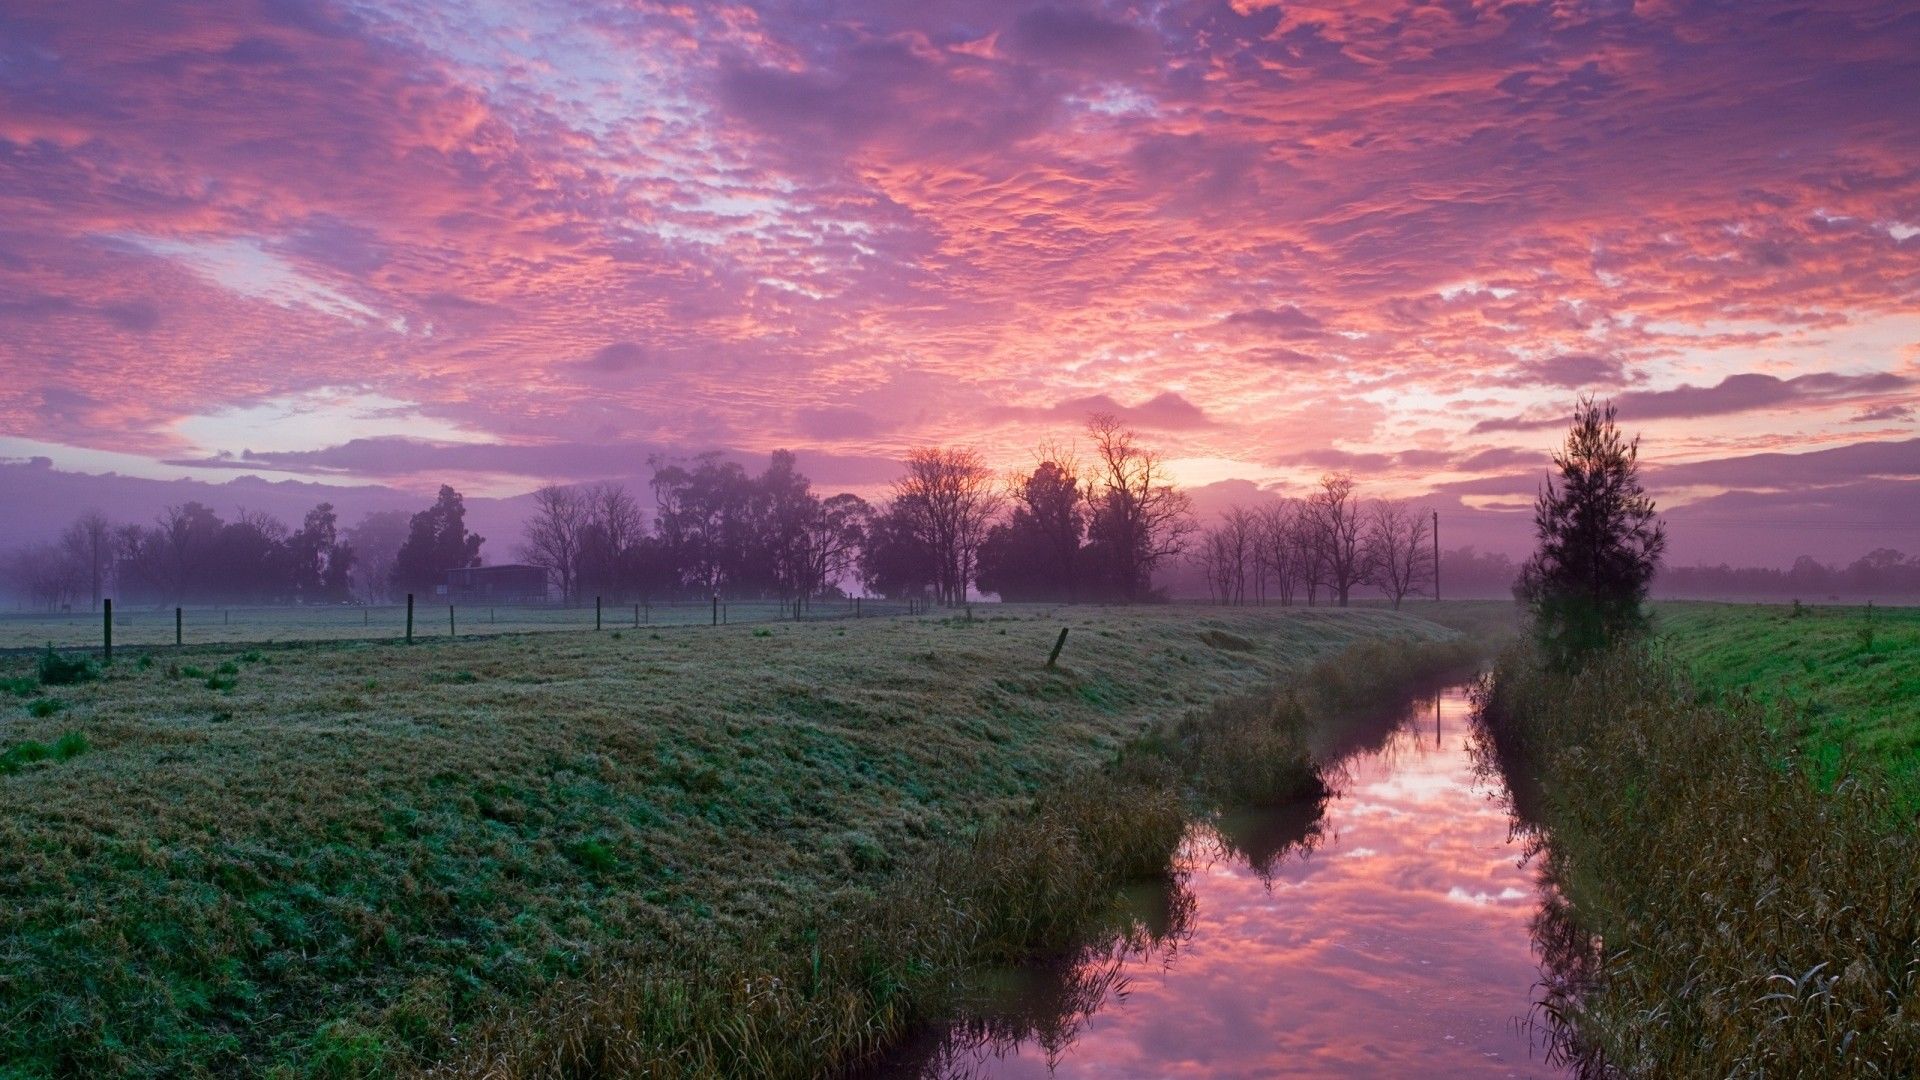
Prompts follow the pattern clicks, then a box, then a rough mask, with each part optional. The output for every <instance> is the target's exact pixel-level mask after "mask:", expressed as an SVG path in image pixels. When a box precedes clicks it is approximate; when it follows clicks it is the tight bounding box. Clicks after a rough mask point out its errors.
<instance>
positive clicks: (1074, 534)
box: [978, 446, 1086, 603]
mask: <svg viewBox="0 0 1920 1080" xmlns="http://www.w3.org/2000/svg"><path fill="white" fill-rule="evenodd" d="M1037 456H1038V457H1039V458H1040V462H1039V464H1038V465H1036V466H1035V467H1034V469H1033V471H1032V472H1031V473H1028V474H1026V475H1025V476H1019V475H1016V476H1015V477H1014V478H1013V480H1012V481H1011V482H1010V483H1009V484H1008V485H1007V487H1008V490H1007V498H1008V500H1009V501H1010V502H1011V503H1012V504H1013V513H1012V514H1011V515H1010V516H1009V518H1008V520H1007V521H1006V522H1004V523H1002V524H1000V525H996V526H994V527H993V528H992V529H991V530H990V531H989V532H988V534H987V538H986V539H985V540H984V541H982V542H981V544H980V568H979V574H978V578H979V586H980V588H981V590H982V591H984V592H991V593H995V594H998V595H999V597H1000V598H1001V599H1002V600H1043V601H1044V600H1053V601H1061V600H1064V601H1066V602H1068V603H1072V602H1074V601H1076V600H1078V599H1079V596H1080V571H1081V567H1080V562H1081V559H1080V553H1081V539H1082V537H1083V536H1085V534H1086V512H1085V509H1084V505H1083V502H1082V498H1083V497H1082V493H1081V491H1080V479H1079V464H1078V462H1077V461H1076V460H1075V458H1074V456H1073V454H1072V451H1071V450H1062V449H1060V448H1058V447H1051V446H1043V447H1041V449H1040V451H1039V454H1038V455H1037Z"/></svg>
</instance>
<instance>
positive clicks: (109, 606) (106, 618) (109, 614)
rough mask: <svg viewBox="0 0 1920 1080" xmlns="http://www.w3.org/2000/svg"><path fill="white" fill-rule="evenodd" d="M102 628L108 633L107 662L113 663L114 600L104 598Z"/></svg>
mask: <svg viewBox="0 0 1920 1080" xmlns="http://www.w3.org/2000/svg"><path fill="white" fill-rule="evenodd" d="M100 611H101V615H100V628H101V630H102V631H104V632H105V634H106V639H107V640H106V652H107V656H106V659H107V663H109V664H111V663H113V601H112V600H103V601H101V607H100Z"/></svg>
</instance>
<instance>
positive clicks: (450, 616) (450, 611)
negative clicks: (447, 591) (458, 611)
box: [447, 604, 459, 637]
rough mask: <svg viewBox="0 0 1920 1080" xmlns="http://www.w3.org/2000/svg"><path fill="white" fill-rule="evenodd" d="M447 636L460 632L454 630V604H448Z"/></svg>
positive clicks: (456, 635)
mask: <svg viewBox="0 0 1920 1080" xmlns="http://www.w3.org/2000/svg"><path fill="white" fill-rule="evenodd" d="M447 636H448V637H458V636H459V635H458V634H455V633H454V632H453V605H452V604H448V605H447Z"/></svg>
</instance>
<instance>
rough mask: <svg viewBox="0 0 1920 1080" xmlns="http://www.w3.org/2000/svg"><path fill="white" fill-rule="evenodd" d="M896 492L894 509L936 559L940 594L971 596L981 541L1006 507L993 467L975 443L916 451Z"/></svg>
mask: <svg viewBox="0 0 1920 1080" xmlns="http://www.w3.org/2000/svg"><path fill="white" fill-rule="evenodd" d="M893 493H894V499H893V507H894V510H895V511H896V512H899V513H904V514H905V515H906V519H907V521H909V522H910V523H911V525H912V528H913V531H914V533H915V534H916V535H917V536H918V537H919V539H920V541H921V543H922V544H923V545H924V546H925V548H926V550H927V551H928V552H929V553H930V554H931V556H932V558H933V561H934V567H933V569H934V595H935V599H937V600H939V601H940V602H942V603H946V604H958V603H961V602H963V601H965V600H966V597H967V586H968V585H970V584H972V583H973V580H974V576H975V570H976V560H977V556H978V554H979V551H980V544H981V542H982V541H983V540H985V539H986V536H987V526H988V524H989V522H991V521H992V519H993V515H994V513H995V512H996V511H997V510H998V509H999V506H1000V495H999V493H998V492H997V491H995V490H994V484H993V473H992V471H991V470H989V469H988V468H987V466H986V465H985V463H983V462H982V461H981V459H980V454H979V452H978V451H975V450H972V449H969V448H965V447H962V448H959V449H938V448H928V449H920V450H914V451H911V452H909V453H908V454H907V473H906V475H905V476H903V477H901V478H900V479H899V480H897V481H895V482H894V485H893Z"/></svg>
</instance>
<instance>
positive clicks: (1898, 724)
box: [1655, 602, 1920, 785]
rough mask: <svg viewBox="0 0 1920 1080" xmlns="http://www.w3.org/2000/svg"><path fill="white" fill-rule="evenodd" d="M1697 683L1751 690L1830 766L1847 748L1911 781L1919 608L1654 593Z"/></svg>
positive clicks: (1917, 717) (1916, 779) (1919, 774)
mask: <svg viewBox="0 0 1920 1080" xmlns="http://www.w3.org/2000/svg"><path fill="white" fill-rule="evenodd" d="M1655 628H1656V630H1657V631H1658V632H1659V633H1660V634H1661V636H1662V638H1663V639H1664V643H1665V647H1666V648H1667V649H1668V650H1669V651H1670V652H1671V654H1672V655H1673V657H1674V658H1675V659H1677V660H1679V661H1680V662H1681V663H1683V664H1684V665H1685V666H1686V668H1687V669H1688V671H1689V672H1690V673H1691V674H1692V676H1693V678H1694V681H1695V683H1696V685H1697V686H1699V687H1700V688H1702V689H1704V690H1708V691H1712V692H1715V693H1721V694H1745V695H1750V696H1752V698H1753V699H1754V700H1755V701H1757V702H1758V703H1760V704H1762V705H1765V706H1768V707H1769V709H1770V713H1769V715H1770V716H1771V717H1772V718H1773V720H1774V722H1776V723H1779V724H1784V725H1786V727H1787V728H1788V730H1787V732H1786V733H1787V734H1788V735H1790V736H1792V737H1793V738H1794V739H1795V740H1796V741H1797V742H1798V743H1799V745H1800V747H1801V748H1802V749H1803V750H1804V751H1805V752H1806V753H1807V754H1808V755H1809V756H1810V757H1812V759H1813V760H1814V763H1815V765H1816V768H1817V770H1818V771H1819V772H1820V773H1821V774H1822V775H1826V776H1832V775H1835V774H1836V773H1837V772H1838V771H1839V769H1840V766H1841V763H1842V761H1843V759H1845V758H1846V757H1848V756H1849V755H1851V756H1854V757H1856V758H1858V759H1861V760H1864V761H1867V762H1871V763H1874V764H1877V765H1880V766H1884V767H1885V768H1886V769H1887V770H1888V771H1889V772H1890V773H1891V774H1893V776H1894V778H1895V779H1896V780H1897V781H1902V782H1905V783H1908V784H1910V785H1920V608H1915V607H1877V606H1876V607H1873V608H1867V607H1864V606H1851V605H1849V606H1839V605H1832V606H1828V605H1820V606H1814V605H1806V606H1800V605H1782V604H1772V605H1760V604H1709V603H1677V602H1669V603H1662V604H1659V605H1657V606H1656V607H1655Z"/></svg>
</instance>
